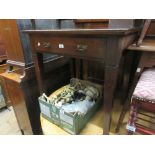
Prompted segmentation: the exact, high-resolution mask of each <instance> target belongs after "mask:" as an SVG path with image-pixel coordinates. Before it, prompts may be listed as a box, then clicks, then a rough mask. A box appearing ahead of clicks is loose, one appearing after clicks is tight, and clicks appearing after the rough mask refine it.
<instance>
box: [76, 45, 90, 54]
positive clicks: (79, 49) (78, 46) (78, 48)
mask: <svg viewBox="0 0 155 155" xmlns="http://www.w3.org/2000/svg"><path fill="white" fill-rule="evenodd" d="M87 47H88V46H87V45H81V44H79V45H77V48H76V49H77V51H79V52H83V51H85V50H86V49H87Z"/></svg>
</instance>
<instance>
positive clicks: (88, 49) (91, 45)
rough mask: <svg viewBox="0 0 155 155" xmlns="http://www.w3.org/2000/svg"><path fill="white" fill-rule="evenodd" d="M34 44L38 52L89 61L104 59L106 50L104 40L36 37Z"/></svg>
mask: <svg viewBox="0 0 155 155" xmlns="http://www.w3.org/2000/svg"><path fill="white" fill-rule="evenodd" d="M34 44H35V50H37V51H41V52H52V53H55V54H62V55H68V56H73V57H79V58H88V59H91V58H92V59H103V58H104V53H105V50H106V49H105V45H106V44H105V39H103V38H65V37H53V38H52V37H49V38H48V37H44V38H43V37H40V38H39V37H36V39H34Z"/></svg>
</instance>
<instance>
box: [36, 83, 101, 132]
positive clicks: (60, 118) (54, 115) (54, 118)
mask: <svg viewBox="0 0 155 155" xmlns="http://www.w3.org/2000/svg"><path fill="white" fill-rule="evenodd" d="M81 81H82V82H84V83H86V84H88V85H90V86H94V87H96V88H97V89H98V90H99V93H100V95H99V97H98V100H97V101H96V103H95V104H94V105H93V107H92V108H91V109H89V111H88V112H87V113H86V114H85V115H84V116H79V115H78V114H77V113H76V114H74V115H73V114H71V113H67V112H64V111H62V110H61V109H59V108H57V107H56V106H55V105H52V104H51V103H50V104H49V103H47V102H46V101H45V100H44V99H43V97H42V96H41V97H39V105H40V109H41V113H42V116H43V117H44V118H45V119H47V120H48V121H50V122H52V123H54V124H56V125H58V126H59V127H61V128H62V129H63V130H65V131H66V132H68V133H70V134H78V133H79V132H80V131H81V130H82V129H83V128H84V126H85V125H86V124H87V122H88V121H89V120H90V118H91V117H92V116H93V115H94V114H95V113H96V111H97V110H98V108H99V107H100V105H101V103H102V87H101V86H100V85H97V84H94V83H92V82H89V81H83V80H81Z"/></svg>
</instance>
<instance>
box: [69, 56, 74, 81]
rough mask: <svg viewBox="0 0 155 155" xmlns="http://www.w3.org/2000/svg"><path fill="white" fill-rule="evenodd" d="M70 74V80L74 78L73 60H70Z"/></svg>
mask: <svg viewBox="0 0 155 155" xmlns="http://www.w3.org/2000/svg"><path fill="white" fill-rule="evenodd" d="M70 72H71V78H74V77H75V61H74V59H73V58H72V59H71V60H70Z"/></svg>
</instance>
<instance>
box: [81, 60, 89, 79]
mask: <svg viewBox="0 0 155 155" xmlns="http://www.w3.org/2000/svg"><path fill="white" fill-rule="evenodd" d="M82 69H83V79H84V80H88V61H87V60H84V61H83V63H82Z"/></svg>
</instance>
